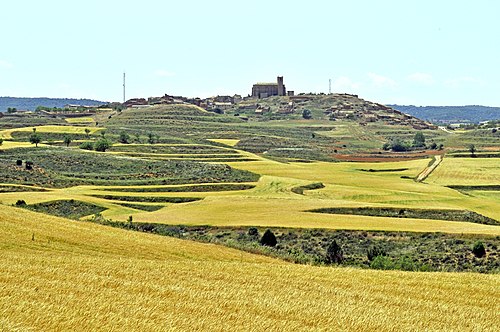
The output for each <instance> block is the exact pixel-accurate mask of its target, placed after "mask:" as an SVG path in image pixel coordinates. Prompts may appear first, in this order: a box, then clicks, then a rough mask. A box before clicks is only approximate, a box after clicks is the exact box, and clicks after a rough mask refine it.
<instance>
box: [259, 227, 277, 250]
mask: <svg viewBox="0 0 500 332" xmlns="http://www.w3.org/2000/svg"><path fill="white" fill-rule="evenodd" d="M277 243H278V241H277V240H276V236H274V234H273V232H271V230H269V229H268V230H266V231H265V233H264V235H262V238H261V239H260V244H262V245H263V246H268V247H274V246H276V244H277Z"/></svg>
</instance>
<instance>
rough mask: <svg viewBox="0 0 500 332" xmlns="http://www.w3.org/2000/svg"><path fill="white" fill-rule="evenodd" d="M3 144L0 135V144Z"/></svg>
mask: <svg viewBox="0 0 500 332" xmlns="http://www.w3.org/2000/svg"><path fill="white" fill-rule="evenodd" d="M2 144H3V138H1V137H0V146H2Z"/></svg>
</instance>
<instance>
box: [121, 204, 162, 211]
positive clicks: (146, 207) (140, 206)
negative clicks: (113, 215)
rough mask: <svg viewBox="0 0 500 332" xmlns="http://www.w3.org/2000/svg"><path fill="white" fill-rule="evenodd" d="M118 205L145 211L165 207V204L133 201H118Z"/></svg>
mask: <svg viewBox="0 0 500 332" xmlns="http://www.w3.org/2000/svg"><path fill="white" fill-rule="evenodd" d="M120 205H121V206H125V207H128V208H132V209H136V210H141V211H147V212H153V211H158V210H159V209H163V208H164V207H165V205H144V204H133V203H120Z"/></svg>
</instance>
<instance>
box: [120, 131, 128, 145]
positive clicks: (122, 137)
mask: <svg viewBox="0 0 500 332" xmlns="http://www.w3.org/2000/svg"><path fill="white" fill-rule="evenodd" d="M129 139H130V135H129V134H127V133H126V132H124V131H122V132H121V133H120V138H119V139H118V140H119V141H120V143H123V144H128V141H129Z"/></svg>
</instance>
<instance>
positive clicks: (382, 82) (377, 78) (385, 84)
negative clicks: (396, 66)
mask: <svg viewBox="0 0 500 332" xmlns="http://www.w3.org/2000/svg"><path fill="white" fill-rule="evenodd" d="M368 77H369V78H370V80H371V82H372V84H373V85H375V86H376V87H377V88H394V87H396V86H397V85H398V84H397V83H396V81H394V80H393V79H392V78H390V77H387V76H382V75H378V74H374V73H368Z"/></svg>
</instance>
